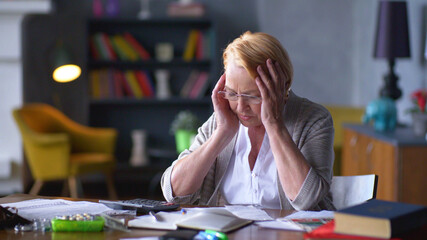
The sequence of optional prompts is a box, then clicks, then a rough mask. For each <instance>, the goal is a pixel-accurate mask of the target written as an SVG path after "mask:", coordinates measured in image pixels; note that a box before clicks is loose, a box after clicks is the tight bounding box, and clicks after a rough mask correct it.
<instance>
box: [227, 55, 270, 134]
mask: <svg viewBox="0 0 427 240" xmlns="http://www.w3.org/2000/svg"><path fill="white" fill-rule="evenodd" d="M230 60H231V61H229V62H228V65H227V68H226V71H225V91H227V92H231V93H237V94H245V95H251V96H256V97H261V93H260V91H259V89H258V86H257V85H256V83H255V80H254V79H252V77H251V76H250V75H249V73H248V72H247V71H246V69H245V68H243V67H242V66H239V65H236V63H235V61H234V60H232V59H230ZM228 102H229V104H230V108H231V110H232V111H233V112H234V113H235V114H236V115H237V117H238V118H239V120H240V122H241V123H242V124H243V125H244V126H245V127H258V126H260V125H262V122H261V103H259V104H250V103H248V101H247V99H246V98H245V97H238V98H237V100H236V101H231V100H229V101H228Z"/></svg>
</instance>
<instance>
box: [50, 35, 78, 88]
mask: <svg viewBox="0 0 427 240" xmlns="http://www.w3.org/2000/svg"><path fill="white" fill-rule="evenodd" d="M52 61H53V62H52V66H53V73H52V78H53V79H54V80H55V81H57V82H70V81H73V80H75V79H77V78H78V77H79V76H80V74H81V72H82V71H81V68H80V67H79V66H78V65H76V64H75V63H74V62H73V59H72V58H71V55H70V53H69V52H68V49H66V47H65V46H64V44H63V43H62V42H58V43H57V44H56V46H55V49H54V52H53V60H52Z"/></svg>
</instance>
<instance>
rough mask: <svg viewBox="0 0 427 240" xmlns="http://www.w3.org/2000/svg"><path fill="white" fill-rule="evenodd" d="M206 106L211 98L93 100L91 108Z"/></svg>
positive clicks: (210, 101)
mask: <svg viewBox="0 0 427 240" xmlns="http://www.w3.org/2000/svg"><path fill="white" fill-rule="evenodd" d="M190 104H191V105H206V106H210V105H211V104H212V100H211V99H210V97H204V98H200V99H189V98H181V97H172V98H168V99H157V98H146V99H144V98H143V99H135V98H123V99H91V100H90V105H91V106H111V107H114V106H117V107H123V106H144V105H158V106H162V105H184V106H186V105H190Z"/></svg>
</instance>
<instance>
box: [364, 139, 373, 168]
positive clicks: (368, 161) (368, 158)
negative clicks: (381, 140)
mask: <svg viewBox="0 0 427 240" xmlns="http://www.w3.org/2000/svg"><path fill="white" fill-rule="evenodd" d="M373 149H374V144H373V143H372V142H370V143H369V144H368V146H366V155H367V156H366V164H367V165H368V170H369V173H373V170H374V165H373V163H372V160H371V153H372V150H373Z"/></svg>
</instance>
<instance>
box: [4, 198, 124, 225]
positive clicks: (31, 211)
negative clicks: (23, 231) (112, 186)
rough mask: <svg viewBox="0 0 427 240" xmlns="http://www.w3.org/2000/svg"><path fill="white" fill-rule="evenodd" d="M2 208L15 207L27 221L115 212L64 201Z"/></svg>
mask: <svg viewBox="0 0 427 240" xmlns="http://www.w3.org/2000/svg"><path fill="white" fill-rule="evenodd" d="M1 206H3V207H6V206H8V207H15V208H17V209H18V215H20V216H21V217H24V218H26V219H28V220H32V219H41V218H47V219H52V218H54V217H56V216H63V215H74V214H77V213H88V214H100V213H106V214H108V212H110V211H111V212H117V210H113V209H111V208H109V207H107V206H105V205H104V204H101V203H94V202H87V201H68V200H64V199H32V200H27V201H22V202H15V203H4V204H1Z"/></svg>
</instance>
